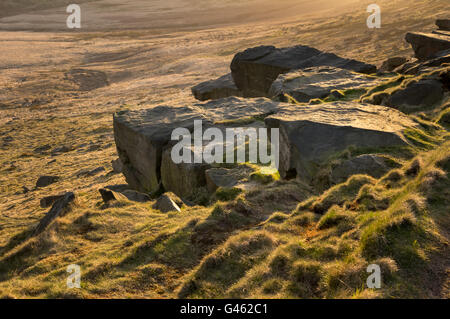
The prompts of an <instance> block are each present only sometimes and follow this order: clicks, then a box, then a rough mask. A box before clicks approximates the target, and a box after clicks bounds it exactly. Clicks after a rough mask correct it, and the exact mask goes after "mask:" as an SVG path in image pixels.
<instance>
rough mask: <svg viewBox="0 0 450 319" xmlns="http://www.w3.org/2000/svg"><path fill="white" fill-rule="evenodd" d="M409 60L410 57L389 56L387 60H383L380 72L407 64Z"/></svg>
mask: <svg viewBox="0 0 450 319" xmlns="http://www.w3.org/2000/svg"><path fill="white" fill-rule="evenodd" d="M406 62H408V59H407V58H405V57H393V58H389V59H387V60H386V61H384V62H383V64H382V65H381V67H380V69H379V71H380V72H392V71H394V70H395V69H396V68H398V67H399V66H401V65H403V64H405V63H406Z"/></svg>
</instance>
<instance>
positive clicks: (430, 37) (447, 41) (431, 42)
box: [405, 32, 450, 61]
mask: <svg viewBox="0 0 450 319" xmlns="http://www.w3.org/2000/svg"><path fill="white" fill-rule="evenodd" d="M405 39H406V41H407V42H408V43H410V44H411V46H412V48H413V50H414V53H415V56H416V58H418V59H419V60H422V61H423V60H427V59H429V58H431V57H433V56H434V55H436V53H438V52H439V51H444V50H448V49H450V36H447V35H444V34H435V33H420V32H408V33H407V34H406V37H405Z"/></svg>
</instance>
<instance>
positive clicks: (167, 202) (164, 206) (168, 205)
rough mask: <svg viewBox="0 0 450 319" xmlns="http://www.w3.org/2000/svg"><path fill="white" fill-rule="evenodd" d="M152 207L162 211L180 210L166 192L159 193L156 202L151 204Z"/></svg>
mask: <svg viewBox="0 0 450 319" xmlns="http://www.w3.org/2000/svg"><path fill="white" fill-rule="evenodd" d="M153 209H156V210H159V211H160V212H162V213H169V212H181V209H180V207H179V206H178V205H177V203H175V202H174V201H173V200H172V198H170V196H168V195H167V194H163V195H161V196H160V197H159V198H158V199H157V200H156V203H155V204H154V205H153Z"/></svg>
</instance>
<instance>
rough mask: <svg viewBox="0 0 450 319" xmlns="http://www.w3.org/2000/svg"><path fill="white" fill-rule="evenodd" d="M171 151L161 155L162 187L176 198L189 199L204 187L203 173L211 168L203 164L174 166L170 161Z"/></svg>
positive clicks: (167, 150) (168, 150)
mask: <svg viewBox="0 0 450 319" xmlns="http://www.w3.org/2000/svg"><path fill="white" fill-rule="evenodd" d="M171 150H172V149H171V148H167V149H166V150H165V151H164V152H163V155H162V162H161V181H162V185H163V186H164V189H166V190H170V191H172V192H174V193H175V194H177V195H178V196H181V197H183V198H189V197H191V195H192V194H193V193H194V192H195V190H196V189H198V188H200V187H203V186H205V185H206V178H205V171H206V170H207V169H208V168H210V167H211V166H210V165H208V164H203V163H202V164H195V163H180V164H175V163H174V162H173V161H172V159H171Z"/></svg>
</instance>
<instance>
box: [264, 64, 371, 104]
mask: <svg viewBox="0 0 450 319" xmlns="http://www.w3.org/2000/svg"><path fill="white" fill-rule="evenodd" d="M378 82H379V80H377V79H376V78H374V77H369V76H367V75H364V74H360V73H355V72H350V71H347V70H343V69H338V68H334V67H327V66H322V67H313V68H307V69H304V70H297V71H293V72H289V73H286V74H281V75H279V76H278V78H277V79H276V80H275V82H273V84H272V86H271V88H270V90H269V96H270V97H271V98H272V99H276V100H278V101H282V102H288V101H287V100H286V98H285V94H287V95H289V96H291V97H293V98H294V99H295V100H296V101H298V102H309V101H310V100H312V99H315V98H319V99H321V98H325V97H327V96H329V95H330V93H331V91H332V90H345V89H361V88H367V87H370V86H375V85H376V84H377V83H378Z"/></svg>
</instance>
